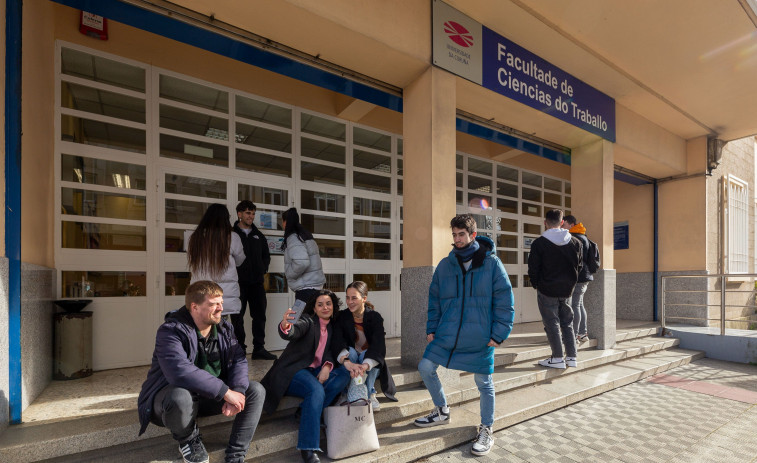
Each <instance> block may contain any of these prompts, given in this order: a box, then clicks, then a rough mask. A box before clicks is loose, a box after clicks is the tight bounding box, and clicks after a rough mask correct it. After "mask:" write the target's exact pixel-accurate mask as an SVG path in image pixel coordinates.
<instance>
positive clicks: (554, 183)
mask: <svg viewBox="0 0 757 463" xmlns="http://www.w3.org/2000/svg"><path fill="white" fill-rule="evenodd" d="M544 188H545V189H547V190H552V191H557V192H561V191H562V182H561V181H560V180H557V179H554V178H547V177H544Z"/></svg>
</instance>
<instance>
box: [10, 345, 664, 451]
mask: <svg viewBox="0 0 757 463" xmlns="http://www.w3.org/2000/svg"><path fill="white" fill-rule="evenodd" d="M677 343H678V340H677V339H671V338H658V337H646V338H632V339H630V340H628V341H624V342H622V343H619V344H618V345H617V346H616V347H615V348H614V349H609V350H604V351H598V350H584V351H581V352H580V353H579V367H578V368H569V369H567V370H554V369H545V368H543V367H539V366H538V365H537V364H536V361H535V360H525V361H523V362H519V363H515V364H512V365H509V366H508V367H504V366H498V367H497V368H496V369H495V374H494V381H495V389H496V391H497V392H498V393H502V392H505V391H512V390H513V389H516V388H522V387H524V386H534V385H538V384H540V383H551V382H554V381H555V380H557V379H559V378H562V377H566V376H575V373H577V372H578V373H581V372H584V371H586V372H589V371H593V370H592V369H593V368H597V367H602V366H605V365H608V364H611V363H612V362H617V361H621V360H624V359H629V358H632V357H636V356H640V355H643V354H645V353H649V352H656V351H662V350H664V349H668V348H671V347H674V346H675V345H677ZM541 349H543V348H542V347H538V348H536V350H541ZM529 355H530V354H529ZM548 355H549V352H547V353H546V356H548ZM542 357H543V356H539V358H542ZM401 374H404V373H401ZM579 376H580V375H579ZM529 389H533V388H529ZM446 392H447V397H448V401H449V403H450V404H451V405H454V406H463V405H464V404H465V403H466V402H469V401H473V400H477V399H478V389H477V388H476V386H475V384H474V381H473V377H472V375H463V376H461V378H460V383H459V385H458V386H457V387H448V388H447V391H446ZM397 397H398V399H399V400H400V401H399V402H396V403H393V402H387V401H385V400H382V408H381V411H379V412H377V413H376V424H377V427H378V428H379V429H384V428H393V427H395V426H396V423H397V422H408V420H411V418H412V417H414V416H418V415H422V414H425V413H427V412H428V410H430V409H431V408H432V407H433V404H432V402H431V399H430V397H429V395H428V392H427V391H426V390H425V389H424V388H423V387H421V386H420V385H418V386H415V387H409V388H405V389H403V390H401V391H399V392H398V394H397ZM287 400H289V399H287ZM295 403H296V402H294V401H292V402H291V403H288V404H283V405H282V406H283V407H294V406H295ZM477 406H478V405H476V407H477ZM292 415H293V414H292V411H291V410H290V411H289V413H287V414H283V413H280V414H279V415H278V417H275V418H274V419H265V420H262V421H261V424H260V426H259V428H258V431H257V433H256V435H255V439H254V440H253V446H252V447H251V449H250V452H249V454H248V455H249V456H250V457H263V456H265V455H268V454H272V453H278V452H280V451H282V450H283V449H287V448H293V447H294V446H295V445H296V439H297V425H296V423H295V421H294V419H293V417H292ZM199 425H200V427H201V429H202V431H203V435H204V438H205V441H206V445H207V447H208V450H209V451H210V452H211V453H212V454H213V455H215V456H216V457H217V458H221V459H222V451H223V448H224V447H225V440H226V439H227V438H228V432H229V426H230V423H229V420H228V419H227V418H225V417H222V416H216V417H208V418H203V419H201V420H200V421H199ZM137 431H138V425H137V416H136V412H123V413H119V414H112V415H108V416H100V417H93V418H86V419H81V420H74V422H72V421H68V422H64V423H51V424H47V425H45V424H37V425H34V426H26V425H24V424H22V425H19V426H17V427H13V428H10V429H9V431H7V432H6V433H5V434H4V435H3V436H2V437H1V438H0V461H19V462H22V461H38V460H41V459H46V458H55V457H59V456H60V458H57V459H56V460H54V461H60V462H64V461H65V462H69V461H101V460H102V459H103V458H105V456H107V460H108V461H112V462H118V461H132V462H133V461H172V460H173V459H174V458H176V456H177V455H178V453H177V451H176V445H175V443H174V442H173V440H172V439H171V438H170V436H168V435H167V434H166V431H165V429H163V428H158V427H156V426H150V427H149V428H148V432H147V433H146V434H145V435H143V436H142V437H140V438H136V435H137ZM103 448H105V449H104V450H95V449H103ZM66 455H68V456H66Z"/></svg>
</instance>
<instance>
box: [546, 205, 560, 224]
mask: <svg viewBox="0 0 757 463" xmlns="http://www.w3.org/2000/svg"><path fill="white" fill-rule="evenodd" d="M544 219H545V221H546V222H547V225H549V226H550V227H552V228H554V227H559V226H560V224H561V223H562V220H563V219H562V210H561V209H552V210H549V211H547V214H546V215H545V216H544Z"/></svg>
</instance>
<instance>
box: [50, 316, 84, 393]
mask: <svg viewBox="0 0 757 463" xmlns="http://www.w3.org/2000/svg"><path fill="white" fill-rule="evenodd" d="M91 375H92V312H76V313H66V312H60V313H56V314H55V355H54V360H53V379H63V380H65V379H79V378H86V377H87V376H91Z"/></svg>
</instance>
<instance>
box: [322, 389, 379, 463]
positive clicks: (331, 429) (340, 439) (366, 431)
mask: <svg viewBox="0 0 757 463" xmlns="http://www.w3.org/2000/svg"><path fill="white" fill-rule="evenodd" d="M323 413H324V414H325V421H326V440H327V446H328V452H327V453H328V456H329V458H331V459H337V458H347V457H351V456H353V455H359V454H361V453H366V452H373V451H374V450H378V448H379V441H378V434H376V423H375V422H374V421H373V410H371V403H370V401H368V400H365V399H360V400H358V401H356V402H355V403H348V404H347V405H336V406H333V407H327V408H326V410H325V411H324V412H323Z"/></svg>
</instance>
